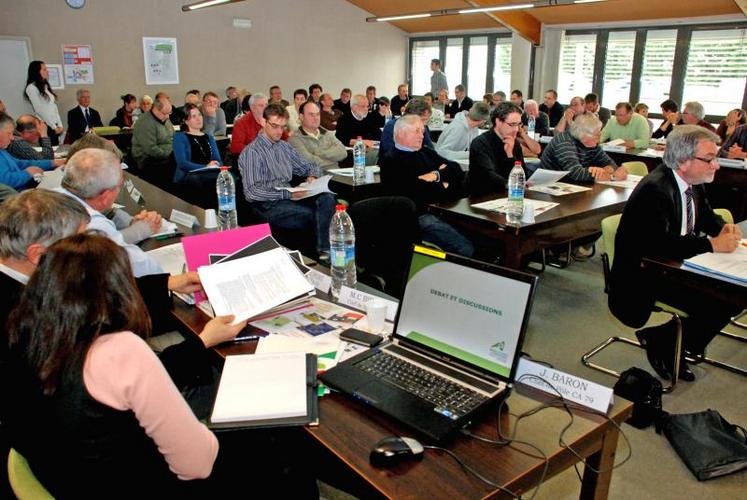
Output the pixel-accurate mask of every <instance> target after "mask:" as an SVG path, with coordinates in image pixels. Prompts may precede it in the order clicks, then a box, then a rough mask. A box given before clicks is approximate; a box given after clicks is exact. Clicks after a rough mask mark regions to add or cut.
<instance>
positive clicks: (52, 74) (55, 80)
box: [47, 64, 65, 90]
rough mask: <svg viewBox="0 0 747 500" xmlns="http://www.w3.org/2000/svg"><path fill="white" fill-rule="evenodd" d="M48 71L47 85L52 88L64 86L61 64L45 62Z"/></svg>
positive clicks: (57, 88)
mask: <svg viewBox="0 0 747 500" xmlns="http://www.w3.org/2000/svg"><path fill="white" fill-rule="evenodd" d="M47 71H49V78H48V79H47V80H48V81H49V86H50V87H52V90H62V89H64V88H65V81H64V80H63V76H62V64H47Z"/></svg>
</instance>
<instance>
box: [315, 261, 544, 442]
mask: <svg viewBox="0 0 747 500" xmlns="http://www.w3.org/2000/svg"><path fill="white" fill-rule="evenodd" d="M536 283H537V278H536V277H535V276H531V275H528V274H525V273H521V272H519V271H514V270H510V269H505V268H502V267H498V266H494V265H491V264H486V263H482V262H477V261H474V260H471V259H466V258H463V257H459V256H455V255H451V254H446V253H443V252H438V251H434V250H431V249H428V248H423V247H415V249H414V251H413V255H412V259H411V262H410V268H409V271H408V279H407V283H406V285H405V290H404V294H403V297H402V300H401V301H400V303H399V309H398V311H397V317H396V320H395V325H394V333H393V337H392V341H391V342H388V343H386V344H384V345H381V346H379V347H376V348H374V349H370V350H368V351H366V352H364V353H361V354H359V355H357V356H354V357H352V358H350V359H348V360H346V361H344V362H342V363H339V364H338V365H337V366H335V367H334V368H332V369H331V370H328V371H327V372H325V373H324V374H322V375H321V376H320V379H321V380H322V382H324V383H325V384H326V385H328V386H329V387H331V388H333V389H337V390H339V391H341V392H343V393H345V394H348V395H350V396H352V397H354V398H356V399H358V400H360V401H362V402H364V403H365V404H368V405H371V406H373V407H375V408H377V409H379V410H381V411H382V412H384V413H385V414H387V415H389V416H391V417H394V418H395V419H397V420H399V421H401V422H403V423H404V424H407V425H409V426H410V427H412V428H413V429H415V430H417V431H419V432H420V433H422V434H424V435H425V436H428V437H430V438H433V439H436V440H443V439H444V438H446V437H447V436H448V435H449V434H450V433H452V432H453V431H455V430H457V429H459V428H461V427H464V426H466V425H468V424H469V423H470V422H471V420H472V419H473V418H474V416H475V415H476V414H477V413H478V412H480V411H481V410H484V409H485V408H486V407H487V406H488V405H489V404H490V403H492V402H495V401H497V400H499V399H500V398H502V397H505V396H507V395H508V391H509V389H510V387H511V385H512V382H513V380H514V376H515V374H516V368H517V365H518V360H519V356H520V354H521V349H522V343H523V341H524V334H525V331H526V327H527V323H528V319H529V312H530V310H531V305H532V301H533V298H534V290H535V287H536Z"/></svg>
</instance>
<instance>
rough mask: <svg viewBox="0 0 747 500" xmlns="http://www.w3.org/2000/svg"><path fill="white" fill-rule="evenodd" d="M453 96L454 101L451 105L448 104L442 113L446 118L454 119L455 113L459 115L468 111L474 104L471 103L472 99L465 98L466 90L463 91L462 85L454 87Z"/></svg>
mask: <svg viewBox="0 0 747 500" xmlns="http://www.w3.org/2000/svg"><path fill="white" fill-rule="evenodd" d="M454 95H456V99H454V100H453V101H451V104H449V106H448V107H447V108H446V110H445V111H444V112H445V113H446V117H447V118H449V117H450V118H454V117H455V116H456V115H457V113H460V112H462V111H469V110H470V109H471V108H472V105H473V104H474V102H472V99H470V98H469V97H467V89H465V88H464V85H462V84H459V85H457V86H456V87H454Z"/></svg>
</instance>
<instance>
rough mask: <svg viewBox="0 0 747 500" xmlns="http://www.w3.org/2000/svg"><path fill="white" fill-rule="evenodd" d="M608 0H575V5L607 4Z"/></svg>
mask: <svg viewBox="0 0 747 500" xmlns="http://www.w3.org/2000/svg"><path fill="white" fill-rule="evenodd" d="M606 1H607V0H573V3H597V2H606Z"/></svg>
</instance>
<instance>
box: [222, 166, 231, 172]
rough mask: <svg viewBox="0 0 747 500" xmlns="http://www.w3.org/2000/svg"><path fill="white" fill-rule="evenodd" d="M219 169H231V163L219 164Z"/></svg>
mask: <svg viewBox="0 0 747 500" xmlns="http://www.w3.org/2000/svg"><path fill="white" fill-rule="evenodd" d="M220 169H221V171H223V170H230V169H231V165H221V166H220Z"/></svg>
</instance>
